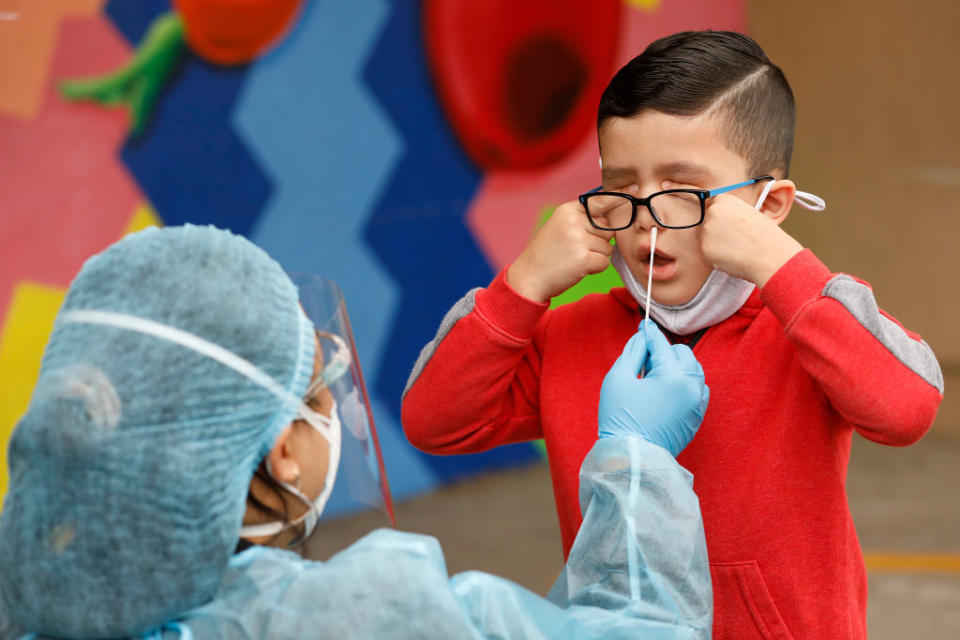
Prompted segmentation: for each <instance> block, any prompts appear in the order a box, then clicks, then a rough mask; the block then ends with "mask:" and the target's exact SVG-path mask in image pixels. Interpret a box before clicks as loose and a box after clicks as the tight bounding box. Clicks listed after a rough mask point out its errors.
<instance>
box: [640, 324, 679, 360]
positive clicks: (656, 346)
mask: <svg viewBox="0 0 960 640" xmlns="http://www.w3.org/2000/svg"><path fill="white" fill-rule="evenodd" d="M643 325H644V327H643V329H644V334H645V335H646V338H647V351H648V352H649V353H650V373H653V372H655V371H656V370H657V369H658V368H661V367H666V368H670V367H676V362H677V356H676V354H675V353H674V352H673V349H671V348H670V342H669V341H668V340H667V337H666V336H665V335H663V332H662V331H660V328H659V327H658V326H657V325H656V324H655V323H653V322H646V321H644V322H643Z"/></svg>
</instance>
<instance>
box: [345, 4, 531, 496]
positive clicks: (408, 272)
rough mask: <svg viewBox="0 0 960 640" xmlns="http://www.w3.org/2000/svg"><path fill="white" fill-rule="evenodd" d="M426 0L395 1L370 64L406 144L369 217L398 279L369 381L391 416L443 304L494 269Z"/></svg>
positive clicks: (490, 463) (458, 462)
mask: <svg viewBox="0 0 960 640" xmlns="http://www.w3.org/2000/svg"><path fill="white" fill-rule="evenodd" d="M427 69H428V66H427V60H426V54H425V52H424V45H423V35H422V32H421V23H420V3H419V2H417V1H416V0H396V1H395V2H394V3H393V6H392V11H391V15H390V18H389V22H388V24H387V25H386V28H385V29H384V30H383V33H382V35H381V37H380V40H379V41H378V42H377V44H376V47H375V49H374V50H373V53H372V55H371V57H370V61H369V62H368V64H367V67H366V70H365V74H364V76H365V78H366V80H367V82H368V84H369V85H370V87H371V88H372V90H373V92H374V94H375V95H376V96H377V98H378V99H379V100H380V102H381V103H382V104H383V106H384V107H385V108H386V109H387V111H388V112H389V114H390V116H391V117H392V119H393V123H394V126H395V127H396V128H397V129H399V130H400V132H401V135H402V136H403V139H404V141H405V143H406V146H405V150H404V154H403V156H402V158H401V159H400V161H399V163H398V164H397V166H396V168H395V169H394V172H393V174H392V175H391V176H390V179H389V181H388V182H387V186H386V188H385V189H384V190H383V195H382V196H381V197H380V198H379V200H378V201H377V203H376V205H375V207H374V211H373V214H372V215H371V216H370V218H369V219H368V220H367V224H366V230H365V234H364V235H365V237H366V240H367V242H368V243H369V244H370V246H371V247H372V249H373V251H374V253H376V255H377V256H378V257H379V258H380V260H381V261H382V262H383V263H384V265H386V268H387V270H388V271H389V272H390V274H391V275H392V276H393V277H394V279H395V281H396V284H397V286H398V287H399V288H400V290H401V293H400V300H399V305H398V307H397V309H396V311H395V313H394V314H393V317H392V325H391V330H390V334H389V336H388V339H387V341H386V344H387V345H388V348H386V349H384V350H383V351H382V352H381V359H380V362H379V363H378V365H379V366H378V372H379V374H378V375H377V376H376V377H374V379H373V386H374V388H375V389H376V392H377V393H378V394H379V395H380V397H382V398H386V399H388V406H389V408H390V409H391V411H392V412H393V414H394V415H397V416H398V415H399V413H400V397H401V393H402V392H403V388H404V385H405V383H406V378H407V374H408V372H409V371H410V367H411V366H412V364H413V363H414V362H415V361H416V359H417V355H418V354H419V350H420V348H421V347H422V346H423V345H424V344H426V343H427V342H428V341H429V340H430V339H432V338H433V335H434V332H435V331H436V328H437V325H439V323H440V319H441V318H443V315H444V313H445V312H446V311H447V309H448V308H449V307H450V306H451V305H452V304H453V303H454V302H455V301H456V300H457V299H458V298H460V297H461V296H462V295H463V294H464V293H466V292H467V291H468V290H469V289H471V288H473V287H476V286H484V285H486V284H487V283H488V282H489V281H490V279H491V278H492V275H493V274H492V272H491V270H490V267H489V266H488V264H487V261H486V260H485V259H484V257H483V255H482V254H481V253H480V250H479V249H478V247H477V244H476V242H475V241H474V238H473V236H472V235H471V233H470V231H469V230H468V229H467V227H466V224H465V222H464V216H465V213H466V210H467V207H468V205H469V204H470V201H471V200H472V198H473V197H474V192H475V191H476V189H477V186H478V184H479V182H480V180H481V178H482V176H481V174H480V172H479V171H478V170H477V169H476V168H475V167H474V166H473V165H472V164H471V163H470V161H469V160H468V159H467V158H466V156H465V155H464V153H463V151H462V150H461V148H460V145H459V143H458V142H457V140H456V138H455V137H454V134H453V132H452V131H451V130H450V128H449V126H448V125H447V121H446V117H445V116H444V114H443V113H442V112H441V110H440V105H439V103H438V101H437V98H436V95H435V92H434V89H433V86H432V85H431V82H430V79H429V77H428V73H427ZM536 457H537V454H536V451H535V450H534V449H533V447H531V446H529V445H514V446H511V447H500V448H498V449H496V450H494V451H490V452H488V453H483V454H478V455H474V456H455V457H434V456H430V457H427V458H425V460H426V461H427V462H428V463H429V464H430V466H431V467H433V469H434V470H435V471H436V472H437V474H438V475H440V476H441V477H443V478H446V479H452V478H456V477H459V476H462V475H465V474H468V473H471V472H473V471H476V470H477V469H480V468H484V469H490V468H493V467H503V466H510V465H513V464H516V463H517V462H519V461H523V460H530V459H535V458H536Z"/></svg>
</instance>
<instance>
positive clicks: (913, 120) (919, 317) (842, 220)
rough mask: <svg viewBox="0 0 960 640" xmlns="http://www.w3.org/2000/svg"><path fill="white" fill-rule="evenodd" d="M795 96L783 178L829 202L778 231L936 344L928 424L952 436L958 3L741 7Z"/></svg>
mask: <svg viewBox="0 0 960 640" xmlns="http://www.w3.org/2000/svg"><path fill="white" fill-rule="evenodd" d="M747 8H748V20H749V22H748V29H749V32H750V33H751V34H752V35H753V36H754V37H755V38H756V39H757V40H758V41H759V42H760V44H761V45H762V46H763V47H764V49H765V50H766V51H767V53H768V55H769V56H770V58H771V59H772V60H773V61H774V62H775V63H776V64H778V65H780V66H781V68H783V70H784V72H785V73H786V75H787V78H788V79H789V81H790V83H791V85H792V87H793V90H794V94H795V96H796V99H797V138H796V145H795V148H794V163H793V169H792V172H791V173H792V176H791V177H792V178H793V179H794V180H796V182H797V183H798V185H799V186H800V188H801V189H805V190H808V191H811V192H813V193H816V194H818V195H820V196H822V197H823V198H825V199H826V200H827V203H828V210H827V212H826V213H823V214H816V213H809V212H806V211H805V210H803V209H800V208H799V207H795V208H794V211H793V214H792V216H791V218H790V219H789V220H788V221H787V223H786V228H787V229H788V230H789V231H790V232H791V233H792V234H793V235H795V236H796V237H797V238H798V239H799V240H800V242H802V243H803V244H804V245H806V246H809V247H811V248H813V249H814V250H815V251H816V252H817V254H818V255H819V256H820V258H821V259H822V260H823V261H824V262H825V263H826V264H827V266H829V267H830V268H831V269H832V270H834V271H846V272H849V273H852V274H855V275H857V276H859V277H861V278H864V279H865V280H867V281H868V282H870V283H871V285H872V286H873V288H874V291H875V293H876V296H877V300H878V301H879V303H880V306H881V308H883V309H885V310H887V311H888V312H890V313H892V314H893V315H894V316H896V317H897V318H899V319H900V320H901V322H903V323H904V324H905V325H906V326H907V327H909V328H910V329H912V330H914V331H916V332H918V333H920V334H921V335H922V336H923V337H924V339H925V340H926V341H927V342H928V343H929V344H930V345H931V346H932V347H933V349H934V351H935V352H936V354H937V356H938V358H939V360H940V364H941V367H942V369H943V372H944V376H945V378H946V396H945V399H944V403H943V405H942V406H941V409H940V413H939V415H938V418H937V424H936V426H935V427H934V432H935V433H938V434H940V435H951V436H954V437H960V397H957V395H956V394H958V393H960V331H958V328H957V327H958V318H960V262H958V260H960V257H958V247H960V37H958V34H960V2H957V0H937V1H934V2H925V3H907V2H902V1H899V2H898V1H897V0H874V1H872V2H865V1H862V0H857V1H852V0H838V1H836V2H827V1H825V0H813V1H805V2H771V1H769V0H766V1H764V0H751V1H749V2H748V3H747Z"/></svg>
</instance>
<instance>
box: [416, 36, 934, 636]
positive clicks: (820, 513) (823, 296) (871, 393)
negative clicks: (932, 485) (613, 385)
mask: <svg viewBox="0 0 960 640" xmlns="http://www.w3.org/2000/svg"><path fill="white" fill-rule="evenodd" d="M597 121H598V134H599V140H600V156H601V161H602V179H603V186H602V190H603V191H604V192H617V193H625V194H629V195H631V196H633V197H634V198H647V197H649V196H651V195H653V194H655V193H657V192H660V191H664V190H669V189H685V188H692V189H716V188H719V187H725V186H729V185H736V184H739V183H743V182H750V184H746V185H744V186H742V187H740V188H737V189H733V190H731V191H730V192H728V193H723V194H721V195H716V196H715V197H705V198H703V199H702V202H703V211H702V214H701V211H700V210H698V209H697V207H698V206H700V205H699V202H700V201H701V198H700V196H698V195H697V194H690V193H683V192H674V193H672V194H671V193H668V194H662V195H659V196H655V198H654V200H652V201H648V200H641V201H639V202H634V203H633V204H634V208H635V213H633V215H632V219H631V206H630V205H631V203H630V202H627V200H626V199H624V198H620V202H621V203H622V204H623V206H621V207H620V212H619V213H618V214H616V215H615V214H614V213H612V211H613V209H612V208H611V207H612V205H611V204H610V200H604V199H603V198H610V196H602V195H601V196H589V197H588V198H584V199H583V200H584V201H585V202H586V203H587V207H588V208H590V214H589V215H588V213H587V211H586V210H585V209H584V206H583V204H582V203H581V202H578V201H575V202H568V203H566V204H564V205H561V206H560V207H558V208H557V210H556V211H555V213H554V214H553V216H552V217H551V219H550V220H549V221H548V222H547V223H546V224H545V225H544V226H543V227H542V228H541V229H540V231H539V232H538V233H537V234H536V235H535V236H534V238H533V239H532V240H531V241H530V243H529V245H528V246H527V247H526V249H524V251H523V253H522V254H521V255H520V256H519V257H518V258H517V260H516V261H515V262H514V263H513V264H512V265H510V266H508V267H507V268H505V269H504V270H503V271H502V272H501V273H500V274H499V275H498V276H497V277H496V278H495V279H494V281H493V282H492V283H491V284H490V285H489V286H488V287H487V288H486V289H474V290H473V291H470V292H469V293H468V294H467V295H466V296H465V297H464V298H463V299H462V300H461V301H460V302H458V303H457V304H456V305H455V306H454V307H453V309H451V311H450V312H449V313H448V314H447V317H446V318H445V319H444V321H443V323H442V324H441V326H440V330H439V332H438V334H437V336H436V338H435V339H434V340H433V341H432V342H431V343H430V344H428V345H427V346H426V347H425V348H424V350H423V353H422V354H421V356H420V359H419V360H418V361H417V364H416V366H415V367H414V370H413V373H412V374H411V376H410V381H409V382H408V385H407V391H406V393H405V398H404V402H403V424H404V428H405V431H406V434H407V437H408V438H409V440H410V441H411V442H412V443H413V444H414V445H416V446H417V447H419V448H421V449H423V450H424V451H428V452H431V453H438V454H450V453H472V452H477V451H481V450H484V449H489V448H491V447H495V446H497V445H501V444H506V443H511V442H518V441H524V440H532V439H535V438H540V437H542V438H544V440H545V441H546V447H547V454H548V456H549V460H550V471H551V474H552V479H553V485H554V492H555V498H556V503H557V512H558V515H559V519H560V528H561V533H562V536H563V547H564V553H566V552H567V551H568V550H569V548H570V545H571V543H572V541H573V538H574V536H575V534H576V531H577V528H578V526H579V524H580V512H579V509H578V507H577V470H578V468H579V466H580V463H581V461H582V460H583V457H584V456H585V454H586V453H587V451H588V450H589V449H590V446H591V444H592V443H593V441H594V439H595V437H596V419H597V403H598V397H599V395H600V385H601V383H602V381H603V376H604V373H605V372H606V371H607V369H609V367H610V365H611V364H612V363H613V361H614V360H615V359H616V357H617V355H618V354H619V353H620V350H621V348H622V346H623V344H624V343H625V342H626V341H627V339H628V338H629V337H630V336H631V335H632V334H633V333H634V332H635V330H636V327H637V323H638V321H639V320H640V319H641V318H642V316H643V309H642V308H641V306H640V304H641V303H643V302H644V300H645V297H644V294H645V291H644V290H643V287H642V286H640V285H639V284H638V283H644V284H646V282H647V277H648V275H650V274H649V273H648V269H649V266H648V265H649V261H650V247H651V232H650V230H651V228H652V227H654V225H656V226H657V227H658V231H659V237H658V238H657V242H656V247H655V252H654V259H653V269H652V270H653V273H652V280H653V283H654V284H653V286H652V293H653V299H654V300H655V303H651V309H650V312H651V316H652V317H653V318H654V319H656V320H657V322H658V323H659V324H660V325H661V327H663V328H664V330H665V331H667V332H668V335H669V337H670V338H671V340H672V341H675V342H683V343H686V344H689V345H690V346H691V347H693V349H694V353H695V354H696V356H697V358H698V359H699V361H700V362H701V364H702V365H703V369H704V371H705V374H706V379H707V384H709V386H710V390H711V396H710V404H709V407H708V409H707V413H706V416H705V419H704V422H703V425H702V427H701V428H700V431H699V433H698V435H697V436H696V438H695V439H694V440H693V442H692V443H691V444H690V445H689V446H688V447H687V449H686V450H685V451H684V452H683V454H682V455H680V457H679V458H678V460H679V462H680V463H681V464H683V466H685V467H686V468H687V469H689V470H690V471H692V472H693V474H694V476H695V478H696V490H697V494H698V496H699V498H700V503H701V509H702V511H703V518H704V526H705V530H706V536H707V546H708V550H709V554H710V562H711V572H712V577H713V588H714V604H715V610H714V637H715V638H719V639H726V638H731V639H736V640H750V639H752V638H823V639H830V640H835V639H837V638H865V637H866V575H865V571H864V565H863V558H862V555H861V552H860V548H859V545H858V542H857V536H856V533H855V531H854V527H853V522H852V520H851V517H850V513H849V510H848V507H847V500H846V493H845V488H844V484H845V479H846V470H847V461H848V458H849V453H850V441H851V436H852V433H853V431H854V430H856V431H857V432H859V433H860V434H861V435H863V436H865V437H867V438H869V439H870V440H873V441H875V442H881V443H884V444H890V445H907V444H911V443H913V442H915V441H916V440H918V439H919V438H920V437H921V436H923V434H924V433H925V432H926V431H927V429H928V428H929V427H930V425H931V424H932V422H933V419H934V416H935V414H936V410H937V407H938V405H939V403H940V400H941V398H942V392H943V381H942V377H941V374H940V370H939V366H938V365H937V361H936V358H935V357H934V355H933V353H932V352H931V351H930V349H929V347H927V345H926V344H925V343H924V342H923V341H922V340H921V339H920V337H919V336H917V335H916V334H913V333H910V332H908V331H907V330H906V329H904V328H903V327H902V326H901V325H900V324H899V323H897V321H896V320H894V319H892V318H891V317H890V316H888V315H887V314H885V313H884V312H882V311H880V310H878V308H877V305H876V302H875V300H874V298H873V294H872V292H871V290H870V289H869V287H867V286H866V285H865V284H864V283H862V282H861V281H858V280H855V279H853V278H851V277H850V276H847V275H841V274H834V273H831V272H830V271H829V270H828V269H827V268H826V267H825V266H824V265H823V264H822V263H821V262H820V261H819V260H818V259H817V258H816V256H814V254H813V253H812V252H811V251H810V250H809V249H804V248H803V247H802V246H801V245H800V244H799V243H798V242H797V241H796V240H795V239H793V238H792V237H790V236H789V235H788V234H787V233H786V232H785V231H783V230H782V229H781V228H780V226H779V225H780V223H782V222H783V220H784V219H786V217H787V214H788V213H789V211H790V207H791V206H792V204H793V202H794V197H795V195H796V188H795V186H794V184H793V183H792V182H790V181H789V180H787V179H786V176H787V174H788V170H789V165H790V155H791V151H792V145H793V126H794V104H793V95H792V93H791V91H790V87H789V85H788V84H787V81H786V79H785V78H784V76H783V74H782V72H781V71H780V69H779V68H778V67H776V66H775V65H773V64H772V63H771V62H770V61H769V60H768V59H767V58H766V56H765V54H764V53H763V51H762V50H761V49H760V47H759V46H758V45H757V44H756V43H755V42H754V41H753V40H751V39H750V38H748V37H746V36H744V35H741V34H737V33H730V32H710V31H707V32H688V33H679V34H676V35H673V36H669V37H667V38H663V39H661V40H658V41H657V42H654V43H653V44H651V45H650V46H649V47H648V48H647V49H646V50H645V51H644V52H643V53H642V54H641V55H640V56H638V57H637V58H635V59H634V60H633V61H631V62H630V63H628V64H627V65H626V66H625V67H624V68H623V69H621V70H620V71H619V72H618V73H617V75H616V76H615V77H614V78H613V80H612V81H611V82H610V85H609V86H608V87H607V89H606V91H605V92H604V94H603V97H602V98H601V102H600V109H599V114H598V118H597ZM753 179H758V180H756V181H755V182H754V181H753ZM678 198H680V199H682V198H691V199H692V201H688V202H686V204H684V205H683V206H685V207H686V210H685V211H686V213H684V214H683V215H680V214H676V215H675V213H674V212H675V211H679V210H680V209H679V208H678V207H677V206H675V205H676V199H678ZM648 205H652V211H655V212H656V213H657V214H658V219H657V220H655V219H654V218H653V217H652V215H651V213H652V211H651V208H650V206H648ZM661 205H662V206H661ZM691 211H692V212H693V213H692V218H691V217H690V214H691ZM624 212H625V213H624ZM701 215H702V224H697V223H698V222H700V221H701V218H700V216H701ZM677 216H679V217H677ZM684 216H686V217H684ZM591 218H592V219H593V224H592V223H591ZM681 218H682V219H681ZM690 224H696V226H692V227H689V226H687V225H690ZM665 225H666V226H665ZM677 226H682V227H687V228H674V227H677ZM597 227H601V228H597ZM621 227H622V228H621ZM605 228H618V229H619V230H617V231H609V230H604V229H605ZM611 238H615V239H616V249H615V250H614V248H613V247H612V246H611V245H610V243H609V241H610V239H611ZM611 254H612V255H611ZM611 257H612V259H613V262H614V264H615V265H616V266H617V267H618V270H619V271H620V273H621V275H622V276H623V278H624V279H625V281H626V284H628V288H627V289H624V288H617V289H613V290H612V291H611V292H610V293H609V294H605V295H590V296H587V297H585V298H583V299H582V300H580V301H578V302H576V303H574V304H569V305H565V306H562V307H559V308H557V309H554V310H550V311H548V310H547V307H548V303H549V301H550V299H551V297H553V296H556V295H557V294H559V293H561V292H562V291H564V290H566V289H567V288H569V287H570V286H572V285H573V284H575V283H576V282H578V281H579V280H580V279H581V278H582V277H583V276H585V275H587V274H589V273H597V272H599V271H602V270H603V269H604V268H605V267H606V265H607V263H608V260H609V259H611Z"/></svg>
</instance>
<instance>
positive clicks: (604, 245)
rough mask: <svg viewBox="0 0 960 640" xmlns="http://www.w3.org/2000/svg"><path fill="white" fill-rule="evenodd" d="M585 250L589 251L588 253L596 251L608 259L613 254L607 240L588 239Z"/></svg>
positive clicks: (611, 246)
mask: <svg viewBox="0 0 960 640" xmlns="http://www.w3.org/2000/svg"><path fill="white" fill-rule="evenodd" d="M587 248H588V249H590V251H596V252H597V253H602V254H603V255H605V256H608V257H609V256H610V255H611V254H612V253H613V245H612V244H610V241H609V240H605V239H603V238H597V237H595V238H588V239H587Z"/></svg>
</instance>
